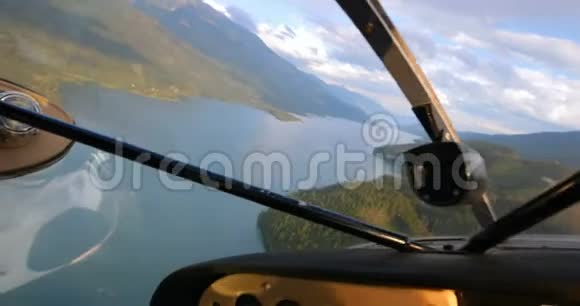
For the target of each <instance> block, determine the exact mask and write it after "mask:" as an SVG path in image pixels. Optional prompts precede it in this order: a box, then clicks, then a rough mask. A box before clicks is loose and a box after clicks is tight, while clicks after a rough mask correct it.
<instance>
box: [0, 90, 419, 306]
mask: <svg viewBox="0 0 580 306" xmlns="http://www.w3.org/2000/svg"><path fill="white" fill-rule="evenodd" d="M63 105H64V107H65V109H66V110H67V111H68V112H70V113H71V114H72V115H73V117H74V118H75V120H76V122H77V124H78V125H80V126H84V127H87V128H90V129H95V130H97V131H99V132H102V133H105V134H107V135H110V136H119V137H121V138H122V139H123V140H125V141H128V142H131V143H134V144H137V145H139V146H141V147H144V148H148V149H151V150H153V151H157V152H160V153H163V154H167V153H175V152H178V153H181V154H183V155H184V156H185V157H186V158H187V159H188V160H189V161H190V162H191V163H193V164H196V165H197V164H199V163H200V161H201V160H202V159H203V158H204V157H205V156H207V154H208V153H212V152H213V153H216V152H219V153H220V154H222V155H224V156H227V157H228V158H230V159H231V160H232V163H233V166H234V167H233V174H234V176H235V177H236V178H239V179H242V178H243V177H244V175H243V174H244V173H243V171H242V170H243V161H244V158H245V157H247V156H248V155H249V154H251V153H253V152H262V153H265V154H268V153H272V152H279V153H282V154H284V155H285V156H287V158H288V160H289V162H290V164H291V170H292V175H291V181H292V184H291V187H292V188H291V189H295V188H296V183H297V182H298V181H300V180H303V179H305V178H306V176H307V173H308V170H309V166H308V165H309V160H310V158H311V157H312V155H313V154H314V153H316V152H328V153H330V155H331V160H330V161H329V162H326V163H324V164H322V165H321V166H320V169H319V174H320V175H319V178H318V181H317V185H318V186H322V185H328V184H332V183H335V182H336V177H337V176H336V170H335V169H336V166H335V165H336V158H335V157H336V156H335V153H336V149H337V145H339V144H343V145H345V147H346V149H347V150H348V151H354V150H356V151H359V152H365V153H366V156H367V158H366V160H365V161H363V162H360V163H357V164H351V165H350V167H348V169H347V170H348V171H347V176H349V177H353V175H354V171H355V170H357V169H366V170H367V173H366V175H367V179H368V178H371V177H374V176H375V175H378V174H380V173H382V171H383V169H382V166H381V167H380V170H372V168H373V166H374V164H375V159H374V158H373V157H372V154H371V151H372V148H371V147H369V146H368V145H366V144H365V143H364V141H363V139H362V137H361V126H360V124H356V123H353V122H350V121H345V120H340V119H332V118H301V119H302V122H281V121H279V120H277V119H276V118H274V117H273V116H271V115H270V114H268V113H265V112H262V111H259V110H255V109H252V108H248V107H244V106H240V105H237V104H228V103H223V102H218V101H210V100H204V99H192V101H186V102H182V103H173V102H164V101H157V100H154V99H147V98H143V97H135V96H132V95H129V94H126V93H122V92H115V91H109V90H103V89H98V88H96V87H86V86H82V87H81V86H72V85H71V86H66V87H65V88H64V89H63ZM411 138H412V136H410V135H407V134H404V133H401V135H400V139H401V141H410V139H411ZM107 160H108V161H107ZM111 165H112V164H111V160H109V159H108V157H107V155H105V154H102V153H100V152H98V151H96V150H94V149H92V148H89V147H86V146H83V145H78V144H76V145H75V146H74V148H73V149H72V151H71V152H70V154H69V155H68V156H67V157H66V158H65V159H64V160H63V161H61V162H60V163H59V164H58V165H56V166H54V167H52V168H50V169H47V170H45V171H43V172H41V173H38V174H35V175H33V176H29V177H25V178H19V179H14V180H10V181H8V182H2V184H0V188H1V192H0V201H1V202H2V203H12V206H10V207H12V209H11V210H3V215H4V216H8V215H10V216H8V217H7V218H0V244H1V245H0V248H2V249H3V250H4V251H3V253H2V257H0V260H5V262H8V263H9V266H2V265H3V264H4V263H2V262H0V272H2V269H6V270H7V271H4V272H3V274H0V293H2V292H4V294H2V295H0V303H3V304H6V305H8V304H10V305H20V304H22V305H24V304H26V305H35V304H39V305H41V304H42V305H52V304H54V305H63V304H66V305H73V304H76V305H81V304H82V305H93V304H94V305H103V304H104V303H107V304H122V305H144V304H146V303H147V302H148V299H149V297H150V295H151V293H152V291H153V289H154V287H155V285H156V284H157V283H158V282H159V281H160V280H161V279H162V278H163V277H164V276H166V275H167V274H168V273H170V272H171V271H172V270H175V269H177V268H179V267H182V266H185V265H189V264H192V263H195V262H200V261H204V260H209V259H213V258H218V257H223V256H231V255H236V254H243V253H253V252H261V251H263V247H262V245H261V242H260V237H259V232H258V229H257V227H256V218H257V215H258V213H259V212H260V211H261V210H262V209H263V208H262V207H261V206H259V205H256V204H254V203H252V202H248V201H245V200H242V199H238V198H235V197H233V196H230V195H227V194H223V193H218V192H215V191H212V190H208V189H206V188H204V187H202V186H200V185H193V187H192V188H188V189H187V190H181V191H171V190H168V189H167V188H166V187H164V186H163V184H161V183H162V181H160V176H159V173H158V172H156V171H153V170H151V169H142V168H140V167H136V166H135V164H133V163H131V162H123V164H122V165H121V167H120V168H119V169H123V170H124V173H125V175H124V176H123V179H122V180H121V181H120V184H119V186H117V187H116V188H114V189H113V190H108V191H104V190H100V189H99V188H96V187H95V186H94V184H91V182H94V177H93V178H91V177H90V176H91V173H92V172H90V171H89V169H91V167H95V166H97V168H98V169H100V170H103V171H104V170H107V171H110V170H111V169H112V168H110V167H111ZM107 167H109V168H107ZM119 169H117V170H119ZM212 170H214V171H224V169H221V168H220V167H213V168H212ZM254 170H255V171H256V172H255V173H254V172H252V174H253V176H252V177H253V180H252V183H254V184H257V185H262V186H263V185H264V183H265V182H264V180H263V178H264V177H263V176H261V175H260V171H259V170H260V169H256V168H254ZM140 171H142V172H140ZM280 171H281V169H279V168H276V171H274V172H273V176H274V177H277V178H278V179H274V181H273V182H272V186H271V187H272V189H274V190H276V191H279V192H286V191H287V190H282V189H283V188H282V186H281V181H280V177H279V175H280ZM135 173H142V175H141V176H138V175H137V176H136V175H135ZM135 179H136V180H137V181H135ZM39 180H41V181H42V182H43V183H42V184H38V185H34V182H38V181H39ZM71 208H78V209H81V210H82V211H83V212H87V211H90V212H94V213H93V214H90V213H89V214H86V215H87V217H86V218H87V220H88V221H87V222H84V223H82V224H78V222H76V223H75V222H72V221H71V222H69V221H66V220H65V221H62V222H64V223H65V224H64V225H54V224H52V223H50V219H51V218H54V217H55V215H58V214H60V213H62V212H63V211H66V210H68V209H71ZM6 211H8V214H6ZM82 215H83V216H84V215H85V214H84V213H83V214H82ZM91 216H92V217H91ZM103 216H105V218H102V217H103ZM83 218H85V217H83ZM7 220H12V221H11V223H9V222H8V221H7ZM63 220H64V219H63ZM93 221H94V222H95V224H96V225H94V226H93V225H91V224H92V223H93ZM62 222H61V223H62ZM67 222H69V223H67ZM45 224H50V225H51V226H49V227H54V228H58V229H59V230H52V231H51V230H47V231H46V233H48V234H42V235H40V234H39V233H44V232H45V231H43V230H42V228H43V225H45ZM87 224H88V225H87ZM102 224H105V225H104V226H105V227H106V228H107V230H106V231H102V230H101V227H103V225H102ZM67 226H68V227H67ZM73 227H74V228H73ZM85 227H87V228H85ZM67 228H69V230H66V229H67ZM109 232H113V233H112V235H111V236H108V233H109ZM59 233H60V234H59ZM39 235H40V236H42V237H43V239H44V240H46V241H40V242H38V241H34V240H35V236H39ZM83 235H84V236H83ZM99 235H101V236H99ZM85 236H86V237H89V236H90V237H92V238H91V239H92V240H91V239H88V238H87V239H85V238H84V237H85ZM97 236H98V237H97ZM99 237H101V238H103V239H105V238H107V239H106V241H105V243H101V242H103V241H102V240H103V239H99ZM50 239H54V240H55V241H56V240H58V241H60V244H59V245H66V244H67V243H68V242H69V241H70V243H71V244H72V243H73V242H74V243H77V245H82V244H83V243H85V244H86V243H87V241H92V242H91V243H93V242H94V243H95V245H97V244H98V246H99V248H93V249H91V248H90V247H85V250H84V251H91V253H90V254H89V253H86V252H83V251H82V250H76V249H75V250H73V251H74V252H73V251H71V252H72V253H70V254H67V253H66V252H65V251H66V250H65V251H62V250H60V251H59V250H55V249H51V248H50V247H43V245H50V244H51V243H53V242H51V240H50ZM37 240H38V239H37ZM63 241H64V242H63ZM54 243H55V244H56V242H54ZM37 244H39V245H40V246H41V247H36V245H37ZM61 249H62V248H61ZM64 249H66V248H64ZM73 249H74V248H73ZM5 250H8V251H5ZM31 251H34V252H36V253H35V254H32V255H31V254H28V255H26V254H27V253H30V252H31ZM38 252H40V253H39V254H38ZM59 252H61V253H59ZM62 252H64V253H62ZM77 253H78V254H77ZM71 254H73V255H74V254H76V255H74V256H73V255H71ZM87 254H89V255H92V256H90V257H88V256H87V257H88V259H87V260H85V261H82V262H80V263H78V264H76V265H71V266H67V263H70V260H71V259H72V260H73V261H74V259H75V258H78V257H79V256H81V257H82V256H83V255H87ZM77 255H78V256H77ZM32 256H34V258H39V260H40V261H38V262H40V263H43V264H44V263H47V262H50V263H58V262H59V259H60V258H65V259H66V260H63V262H61V263H60V265H57V264H53V265H52V266H48V265H46V267H47V269H45V270H44V271H31V269H30V268H31V264H30V258H32ZM71 256H72V257H71ZM75 256H76V257H75ZM26 257H28V260H27V259H26ZM45 258H48V259H50V260H48V259H46V260H45ZM16 263H17V264H16ZM27 263H28V264H27ZM41 266H43V265H41ZM14 267H18V268H14ZM11 269H12V270H11ZM50 271H56V272H54V273H52V274H50V275H46V274H47V272H50ZM41 276H43V277H41ZM39 277H40V278H39ZM43 297H46V299H49V301H47V300H46V299H44V298H43Z"/></svg>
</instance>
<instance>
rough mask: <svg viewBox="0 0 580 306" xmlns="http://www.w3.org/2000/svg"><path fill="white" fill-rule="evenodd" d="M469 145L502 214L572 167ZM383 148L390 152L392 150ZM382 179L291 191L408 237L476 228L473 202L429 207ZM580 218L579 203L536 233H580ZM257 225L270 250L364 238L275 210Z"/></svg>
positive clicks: (336, 244) (481, 144)
mask: <svg viewBox="0 0 580 306" xmlns="http://www.w3.org/2000/svg"><path fill="white" fill-rule="evenodd" d="M468 145H469V146H470V147H472V148H474V149H475V150H477V151H478V152H480V153H481V155H482V156H483V158H484V159H485V161H486V166H487V170H488V176H489V188H490V191H491V194H492V197H493V200H494V203H495V204H494V208H495V210H496V212H497V213H498V214H499V215H503V214H505V213H507V212H509V211H510V210H512V209H514V208H515V207H517V206H519V205H521V204H523V203H525V201H527V200H529V199H531V198H532V197H533V196H535V195H537V194H538V193H540V192H542V191H543V190H545V189H547V188H548V187H549V186H551V185H552V184H554V183H555V182H556V181H558V180H560V179H563V178H565V177H566V176H568V175H571V174H572V172H573V171H572V169H571V168H569V167H564V166H562V165H560V164H558V163H557V162H549V161H534V160H527V159H525V158H523V157H522V156H520V154H519V153H518V152H516V151H514V150H512V149H510V148H509V147H506V146H502V145H496V144H491V143H486V142H482V141H469V142H468ZM401 149H404V148H402V147H401ZM407 149H408V148H407ZM385 150H386V151H387V152H389V153H390V152H391V149H388V148H387V149H385ZM377 151H380V150H377ZM387 155H388V154H387ZM382 179H383V183H382V184H379V185H377V181H371V182H365V183H363V184H362V185H360V186H359V187H357V188H355V189H353V190H350V189H345V188H344V187H342V186H339V185H335V186H329V187H326V188H322V189H317V190H309V191H301V192H297V193H295V194H293V195H292V196H293V197H296V198H299V199H301V200H304V201H307V202H310V203H313V204H316V205H321V206H322V207H325V208H328V209H332V210H336V211H338V212H341V213H344V214H347V215H350V216H354V217H357V218H359V219H361V220H364V221H365V222H368V223H371V224H374V225H378V226H382V227H385V228H387V229H390V230H393V231H397V232H402V233H404V234H406V235H410V236H428V235H469V234H472V233H474V232H475V231H476V230H477V229H478V225H477V223H476V220H475V218H474V217H473V215H472V213H471V210H470V209H469V207H467V206H461V207H455V208H434V207H428V206H426V205H425V204H422V203H420V202H419V201H418V200H417V199H416V198H415V197H414V196H413V195H412V194H411V192H410V191H409V190H408V188H406V187H405V186H403V188H401V189H397V190H395V189H394V186H395V185H394V184H393V177H391V176H385V177H383V178H382ZM377 186H381V187H382V188H377ZM578 217H580V208H577V209H570V210H567V211H566V212H565V213H563V214H559V215H558V216H556V217H555V218H552V219H551V220H550V221H548V222H544V223H543V224H541V225H539V226H536V227H535V228H533V229H532V232H536V233H555V234H558V233H559V234H565V233H578V232H580V226H579V225H577V220H578ZM258 224H259V227H260V230H261V231H262V236H263V241H264V245H265V246H266V248H268V249H270V250H279V249H308V248H334V247H347V246H350V245H354V244H356V243H359V242H361V240H360V239H356V238H354V237H352V236H349V235H345V234H343V233H339V232H337V231H334V230H331V229H328V228H325V227H323V226H320V225H315V224H312V223H310V222H307V221H304V220H302V219H299V218H296V217H293V216H289V215H287V214H285V213H280V212H277V211H273V210H268V211H265V212H263V213H262V214H261V215H260V218H259V222H258Z"/></svg>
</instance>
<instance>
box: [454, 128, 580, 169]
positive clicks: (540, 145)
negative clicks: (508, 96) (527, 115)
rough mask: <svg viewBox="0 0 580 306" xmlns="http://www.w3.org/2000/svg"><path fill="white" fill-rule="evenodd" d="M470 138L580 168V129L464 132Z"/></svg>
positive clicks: (531, 157) (534, 157)
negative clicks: (513, 132)
mask: <svg viewBox="0 0 580 306" xmlns="http://www.w3.org/2000/svg"><path fill="white" fill-rule="evenodd" d="M460 136H461V137H463V138H464V139H468V140H482V141H487V142H490V143H494V144H499V145H504V146H507V147H509V148H511V149H513V150H516V151H517V152H519V153H520V154H521V155H522V157H523V158H525V159H531V160H545V161H558V162H560V163H562V164H564V165H566V166H569V167H572V168H575V169H578V168H580V131H569V132H539V133H530V134H520V135H488V134H481V133H473V132H463V133H460Z"/></svg>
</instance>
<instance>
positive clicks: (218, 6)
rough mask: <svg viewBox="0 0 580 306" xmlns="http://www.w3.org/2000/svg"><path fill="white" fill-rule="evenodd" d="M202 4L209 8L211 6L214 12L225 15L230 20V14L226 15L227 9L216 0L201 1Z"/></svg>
mask: <svg viewBox="0 0 580 306" xmlns="http://www.w3.org/2000/svg"><path fill="white" fill-rule="evenodd" d="M203 2H204V3H205V4H207V5H209V6H211V7H212V8H213V9H214V10H216V11H218V12H220V13H222V14H224V15H226V16H227V17H228V18H231V16H230V13H228V9H227V7H226V6H225V5H223V4H222V3H220V2H218V1H216V0H203Z"/></svg>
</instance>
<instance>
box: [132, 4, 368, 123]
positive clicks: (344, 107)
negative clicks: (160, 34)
mask: <svg viewBox="0 0 580 306" xmlns="http://www.w3.org/2000/svg"><path fill="white" fill-rule="evenodd" d="M136 3H137V6H138V7H139V8H141V9H142V10H143V11H144V12H146V13H147V14H149V15H150V16H152V17H153V18H155V19H156V20H158V21H159V22H160V23H161V25H162V26H163V27H165V28H166V29H167V30H168V31H170V32H171V33H173V34H175V35H177V36H178V37H179V38H180V39H182V40H183V41H185V42H187V43H188V44H190V45H191V46H193V47H194V48H195V49H196V50H199V51H200V52H202V53H203V54H204V55H206V56H208V57H211V58H213V59H215V60H217V61H218V62H220V63H223V64H224V65H226V66H227V67H229V68H231V69H232V71H233V73H234V75H235V76H236V78H237V79H241V80H243V81H244V83H246V84H248V85H249V86H251V87H252V88H257V89H258V92H260V94H261V95H262V96H261V97H262V98H263V99H264V100H265V101H267V102H268V103H269V104H271V105H273V106H275V107H277V108H279V109H283V110H286V111H289V112H291V113H296V114H304V115H309V114H312V115H317V116H331V117H341V118H347V119H353V120H357V121H363V120H364V119H365V112H363V111H362V110H361V109H360V106H358V105H355V104H354V103H349V102H347V101H344V100H341V99H340V98H337V97H336V96H335V95H334V94H333V92H332V90H331V89H330V88H329V87H328V85H327V84H326V83H324V82H322V81H321V80H319V79H318V78H316V77H315V76H313V75H310V74H307V73H305V72H302V71H300V70H298V69H297V68H296V67H295V66H294V65H292V64H291V63H290V62H288V61H286V60H285V59H283V58H281V57H280V56H278V55H277V54H276V53H274V52H273V51H272V50H270V48H268V46H266V44H264V43H263V42H262V41H261V40H260V38H258V36H256V35H255V34H254V33H252V32H250V31H248V30H247V29H246V28H244V27H242V26H240V25H238V24H236V23H234V22H233V21H231V20H229V19H228V18H227V17H226V16H225V15H223V14H222V13H220V12H217V11H215V10H214V9H213V8H212V7H210V6H209V5H207V4H205V3H203V2H198V3H197V4H195V5H184V6H181V7H179V8H176V9H174V10H166V9H162V8H159V7H158V6H156V5H152V4H148V3H146V2H139V1H137V2H136ZM193 69H195V68H193ZM353 94H354V93H353Z"/></svg>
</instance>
